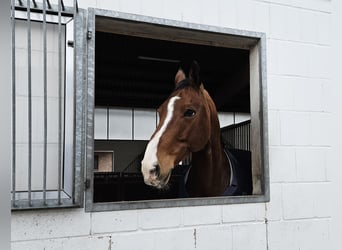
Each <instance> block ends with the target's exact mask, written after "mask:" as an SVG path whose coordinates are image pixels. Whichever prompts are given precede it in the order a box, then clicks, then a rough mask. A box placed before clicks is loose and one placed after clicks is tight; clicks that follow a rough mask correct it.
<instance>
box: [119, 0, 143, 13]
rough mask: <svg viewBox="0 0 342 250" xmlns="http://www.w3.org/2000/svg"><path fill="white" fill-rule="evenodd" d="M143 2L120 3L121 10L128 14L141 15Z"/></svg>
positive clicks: (139, 0)
mask: <svg viewBox="0 0 342 250" xmlns="http://www.w3.org/2000/svg"><path fill="white" fill-rule="evenodd" d="M141 6H142V3H141V0H130V1H120V10H121V11H122V12H126V13H132V14H141Z"/></svg>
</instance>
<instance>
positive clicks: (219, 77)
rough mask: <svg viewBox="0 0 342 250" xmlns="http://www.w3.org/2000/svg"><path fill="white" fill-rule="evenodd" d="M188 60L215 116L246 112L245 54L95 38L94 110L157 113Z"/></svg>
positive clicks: (111, 37) (114, 36)
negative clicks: (130, 109)
mask: <svg viewBox="0 0 342 250" xmlns="http://www.w3.org/2000/svg"><path fill="white" fill-rule="evenodd" d="M192 60H196V61H197V62H198V63H199V65H200V68H201V70H200V76H201V80H202V82H203V84H204V86H205V88H206V89H207V90H208V92H209V93H210V95H211V97H212V98H213V100H214V102H215V104H216V107H217V109H218V110H219V111H225V112H245V113H249V112H250V98H249V51H248V50H242V49H230V48H223V47H214V46H205V45H197V44H189V43H180V42H170V41H163V40H155V39H149V38H142V37H133V36H125V35H117V34H112V33H103V32H96V49H95V82H96V84H95V105H96V106H105V107H110V106H116V107H139V108H157V107H158V106H159V105H160V104H161V103H162V102H163V101H164V100H165V99H166V98H167V96H168V95H169V94H170V93H171V92H172V89H173V88H174V78H175V74H176V72H177V70H178V68H179V66H180V63H179V62H181V64H182V65H185V66H187V65H188V64H190V62H191V61H192Z"/></svg>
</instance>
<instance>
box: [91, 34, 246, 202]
mask: <svg viewBox="0 0 342 250" xmlns="http://www.w3.org/2000/svg"><path fill="white" fill-rule="evenodd" d="M192 60H196V61H197V62H198V63H199V65H200V68H201V71H200V76H201V80H202V82H203V84H204V87H205V88H206V89H207V90H208V92H209V94H210V95H211V97H212V98H213V100H214V102H215V104H216V107H217V109H218V111H221V112H242V113H250V89H249V78H250V77H249V51H248V50H242V49H233V48H224V47H215V46H207V45H199V44H190V43H181V42H171V41H164V40H156V39H150V38H142V37H135V36H127V35H118V34H113V33H104V32H96V45H95V106H96V107H125V108H151V109H156V108H158V106H159V105H160V104H162V103H163V101H164V100H165V99H166V98H167V97H168V96H169V94H170V93H171V92H172V90H173V88H174V77H175V74H176V72H177V70H178V68H179V66H180V65H185V71H186V70H187V69H186V65H188V64H190V63H191V61H192ZM111 142H113V141H95V149H97V150H98V149H99V147H100V148H101V149H110V143H111ZM126 143H127V145H128V146H129V144H130V143H131V144H132V143H134V141H127V142H126ZM146 143H147V142H145V145H146ZM106 147H107V148H106ZM142 150H144V146H143V147H142ZM118 153H123V154H124V153H125V152H124V150H123V151H122V152H118V150H116V152H115V154H118ZM140 158H141V155H139V156H137V157H136V158H135V159H134V158H133V159H132V162H137V164H138V165H137V166H135V168H136V169H139V164H140V160H141V159H140ZM183 180H184V176H183V174H182V170H181V169H180V170H178V171H175V172H174V174H173V175H172V177H171V180H170V186H169V188H168V189H166V190H162V191H160V190H157V189H155V188H151V187H148V186H147V185H145V184H144V182H143V179H142V175H141V173H140V172H139V171H136V172H129V173H124V172H107V173H103V172H102V173H94V202H111V201H132V200H152V199H169V198H179V192H180V189H182V188H183V187H182V186H183V185H182V182H183Z"/></svg>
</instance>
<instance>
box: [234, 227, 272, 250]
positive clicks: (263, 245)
mask: <svg viewBox="0 0 342 250" xmlns="http://www.w3.org/2000/svg"><path fill="white" fill-rule="evenodd" d="M232 229H233V248H232V249H234V250H246V249H253V250H265V249H267V242H266V225H265V224H248V225H237V226H233V228H232Z"/></svg>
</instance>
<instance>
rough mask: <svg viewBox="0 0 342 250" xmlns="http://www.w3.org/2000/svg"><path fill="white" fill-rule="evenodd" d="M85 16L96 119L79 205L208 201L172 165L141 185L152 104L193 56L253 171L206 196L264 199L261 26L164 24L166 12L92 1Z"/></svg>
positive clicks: (234, 145)
mask: <svg viewBox="0 0 342 250" xmlns="http://www.w3.org/2000/svg"><path fill="white" fill-rule="evenodd" d="M89 15H90V18H89V30H88V34H91V37H90V39H89V43H88V65H90V68H88V83H90V84H89V88H90V92H91V93H93V98H92V99H90V100H88V107H90V108H91V110H90V111H93V115H92V116H90V115H89V114H88V117H93V119H94V120H92V121H91V122H92V124H93V128H92V129H89V132H90V133H92V134H91V137H89V135H88V138H90V139H89V141H88V145H92V149H91V150H88V151H87V158H88V160H87V183H88V184H89V185H88V189H87V192H86V210H87V211H102V210H113V209H114V210H116V209H135V208H145V207H165V206H174V205H177V206H187V205H206V204H209V203H208V202H207V200H206V199H203V198H205V197H203V198H201V197H198V198H196V199H186V198H182V197H181V196H180V193H181V192H182V191H181V189H182V188H181V185H180V183H182V182H184V173H181V171H177V169H176V168H175V169H174V171H173V174H172V175H171V177H170V184H169V187H168V188H167V189H163V190H159V189H156V188H154V187H151V186H147V185H146V184H145V183H144V181H143V177H142V173H141V160H142V159H143V156H144V152H145V149H146V145H147V144H148V141H149V139H150V137H151V135H152V133H153V131H154V130H155V129H156V127H157V125H158V122H159V117H158V112H157V108H158V107H159V106H160V105H161V104H162V103H163V102H164V101H165V100H166V99H167V98H168V96H169V95H170V94H171V93H172V91H173V89H174V79H175V74H176V72H177V70H178V68H179V65H180V64H183V63H184V62H191V61H192V60H196V61H197V62H198V63H199V65H200V77H201V81H202V82H203V84H204V87H205V88H206V90H207V91H208V92H209V94H210V95H211V97H212V99H213V100H214V103H215V105H216V108H217V111H218V117H219V121H220V127H221V135H222V138H223V140H224V141H225V143H226V144H227V145H229V146H228V147H229V148H231V149H233V150H237V151H241V152H245V153H243V154H241V155H240V156H241V157H242V158H241V159H239V161H240V162H241V164H242V162H243V165H244V166H245V167H246V168H247V169H246V171H249V172H250V174H249V175H248V174H247V175H246V176H245V180H244V181H245V183H244V184H243V185H245V187H244V190H245V193H242V196H224V197H212V198H211V201H210V204H214V203H215V204H226V203H236V202H246V201H247V202H257V201H265V200H267V199H268V183H267V180H268V178H267V176H268V172H267V169H268V168H267V162H266V161H265V158H264V157H265V155H266V154H267V151H266V150H265V149H266V147H265V145H264V142H265V141H264V139H265V136H266V135H265V134H263V131H264V129H265V124H264V120H263V118H264V116H263V115H264V113H263V112H264V100H263V93H262V89H263V88H262V86H263V84H265V83H264V79H263V77H262V75H263V70H264V69H263V67H264V66H265V65H263V64H262V60H261V59H262V58H263V57H264V48H263V46H264V44H263V43H264V41H263V39H264V36H263V34H259V33H252V32H250V33H249V32H242V31H237V30H230V29H221V28H217V31H218V32H213V31H212V29H213V27H207V26H197V25H193V26H194V28H191V26H192V25H191V24H187V23H181V24H179V23H177V25H171V26H170V25H165V23H164V22H165V20H163V19H160V20H157V19H148V18H147V19H148V21H146V19H145V18H146V17H140V16H136V17H135V19H134V21H133V20H131V19H130V17H131V16H125V14H123V13H117V12H113V13H111V12H103V11H101V10H96V9H91V10H90V13H89ZM112 16H115V17H116V18H112ZM117 16H120V18H118V17H117ZM139 18H141V19H143V20H142V21H139ZM159 22H160V23H159ZM169 22H171V21H169ZM171 23H172V22H171ZM182 25H183V26H185V27H182ZM189 26H190V27H189ZM209 28H210V30H211V31H210V32H209V31H208V29H209ZM89 72H90V74H89ZM91 97H92V95H91ZM88 111H89V110H88ZM88 124H89V122H88ZM101 152H115V154H114V153H113V154H110V156H107V162H105V160H103V161H102V164H103V166H105V165H111V166H112V168H111V170H110V171H100V170H99V169H100V165H101V164H100V158H101V155H100V154H99V153H101ZM111 156H112V157H111ZM102 158H103V159H104V156H102ZM188 161H189V162H191V159H188ZM189 162H184V161H183V162H181V163H180V165H186V164H188V163H189ZM181 167H182V166H180V168H181ZM248 168H249V170H248ZM103 169H109V168H105V167H103ZM252 188H253V190H254V191H253V193H252ZM206 198H207V197H206ZM175 201H176V202H175Z"/></svg>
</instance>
